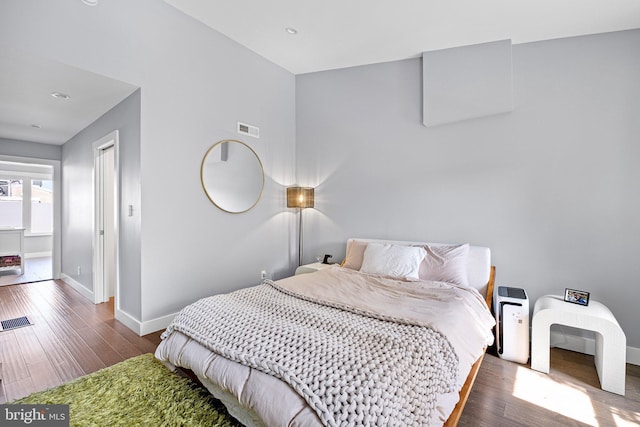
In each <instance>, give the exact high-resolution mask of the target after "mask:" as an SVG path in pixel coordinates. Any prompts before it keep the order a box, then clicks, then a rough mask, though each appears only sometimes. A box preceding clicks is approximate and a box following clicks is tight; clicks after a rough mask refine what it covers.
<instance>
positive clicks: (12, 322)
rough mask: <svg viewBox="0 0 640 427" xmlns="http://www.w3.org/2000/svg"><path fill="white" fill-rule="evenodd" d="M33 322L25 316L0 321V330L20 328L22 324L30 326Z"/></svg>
mask: <svg viewBox="0 0 640 427" xmlns="http://www.w3.org/2000/svg"><path fill="white" fill-rule="evenodd" d="M31 325H33V323H31V321H30V320H29V318H28V317H27V316H22V317H17V318H15V319H9V320H3V321H0V331H8V330H9V329H16V328H22V327H23V326H31Z"/></svg>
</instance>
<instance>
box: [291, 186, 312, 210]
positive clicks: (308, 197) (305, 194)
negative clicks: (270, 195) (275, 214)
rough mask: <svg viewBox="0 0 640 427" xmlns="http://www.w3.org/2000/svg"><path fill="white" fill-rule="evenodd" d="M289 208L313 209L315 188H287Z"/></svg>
mask: <svg viewBox="0 0 640 427" xmlns="http://www.w3.org/2000/svg"><path fill="white" fill-rule="evenodd" d="M287 207H288V208H301V209H303V208H312V207H313V188H312V187H287Z"/></svg>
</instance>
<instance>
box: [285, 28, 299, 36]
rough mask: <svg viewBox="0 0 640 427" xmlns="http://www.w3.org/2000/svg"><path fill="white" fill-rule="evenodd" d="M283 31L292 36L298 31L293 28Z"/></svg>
mask: <svg viewBox="0 0 640 427" xmlns="http://www.w3.org/2000/svg"><path fill="white" fill-rule="evenodd" d="M284 30H285V31H286V32H287V34H291V35H292V36H295V35H296V34H298V30H296V29H295V28H291V27H287V28H285V29H284Z"/></svg>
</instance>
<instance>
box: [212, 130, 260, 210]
mask: <svg viewBox="0 0 640 427" xmlns="http://www.w3.org/2000/svg"><path fill="white" fill-rule="evenodd" d="M200 180H201V181H202V187H203V188H204V192H205V193H206V195H207V197H208V198H209V200H211V202H212V203H213V204H214V205H216V206H217V207H219V208H220V209H222V210H223V211H226V212H231V213H241V212H246V211H248V210H249V209H251V208H252V207H254V206H255V205H256V204H257V203H258V200H260V196H261V195H262V189H263V188H264V170H263V168H262V162H260V159H259V158H258V155H257V154H256V152H255V151H253V150H252V149H251V147H249V146H248V145H247V144H245V143H244V142H242V141H236V140H233V139H226V140H223V141H220V142H217V143H215V144H214V145H213V146H212V147H211V148H209V150H208V151H207V153H206V154H205V155H204V158H203V159H202V165H201V166H200Z"/></svg>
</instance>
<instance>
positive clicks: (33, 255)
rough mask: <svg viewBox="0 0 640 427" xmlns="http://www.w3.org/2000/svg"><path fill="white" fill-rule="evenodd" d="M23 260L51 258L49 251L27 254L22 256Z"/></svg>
mask: <svg viewBox="0 0 640 427" xmlns="http://www.w3.org/2000/svg"><path fill="white" fill-rule="evenodd" d="M24 257H25V259H31V258H48V257H51V251H48V252H29V253H25V254H24Z"/></svg>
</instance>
